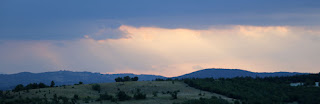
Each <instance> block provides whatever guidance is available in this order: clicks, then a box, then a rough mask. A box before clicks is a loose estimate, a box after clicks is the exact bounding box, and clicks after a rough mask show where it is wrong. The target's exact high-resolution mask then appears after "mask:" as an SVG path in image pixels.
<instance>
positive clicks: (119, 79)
mask: <svg viewBox="0 0 320 104" xmlns="http://www.w3.org/2000/svg"><path fill="white" fill-rule="evenodd" d="M114 80H115V81H116V82H127V81H138V80H139V78H138V77H132V78H131V77H129V76H125V77H117V78H115V79H114Z"/></svg>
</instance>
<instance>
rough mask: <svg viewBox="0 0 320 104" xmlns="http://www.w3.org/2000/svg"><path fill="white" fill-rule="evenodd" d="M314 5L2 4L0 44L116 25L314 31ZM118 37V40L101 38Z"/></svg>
mask: <svg viewBox="0 0 320 104" xmlns="http://www.w3.org/2000/svg"><path fill="white" fill-rule="evenodd" d="M319 5H320V2H319V1H317V0H303V1H302V0H267V1H266V0H241V1H240V0H228V1H220V0H202V1H193V0H161V1H150V0H138V1H133V0H123V1H118V0H115V1H104V0H96V1H85V0H70V1H65V0H60V1H43V0H28V1H25V0H2V1H0V14H1V16H0V23H1V24H0V35H1V37H0V39H2V40H70V39H79V38H82V37H83V36H84V35H87V34H94V33H96V32H97V31H99V30H101V29H104V28H101V27H103V26H104V27H110V26H111V27H113V28H118V26H120V25H121V24H125V25H131V26H138V27H139V26H157V27H163V28H192V29H201V28H206V27H208V26H211V25H267V26H269V25H303V26H304V25H318V24H319V21H318V18H319V17H320V16H319V10H320V9H319V8H320V7H319ZM101 21H111V22H108V23H100V22H101ZM119 24H120V25H119ZM111 33H112V32H111ZM112 34H113V33H112ZM114 34H117V33H114ZM119 37H123V36H122V35H121V34H119V35H109V37H102V38H119ZM98 38H100V37H98Z"/></svg>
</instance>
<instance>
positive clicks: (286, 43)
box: [0, 25, 320, 76]
mask: <svg viewBox="0 0 320 104" xmlns="http://www.w3.org/2000/svg"><path fill="white" fill-rule="evenodd" d="M114 31H118V32H121V33H122V34H123V35H124V36H123V37H121V38H107V39H94V38H90V37H91V36H90V35H88V36H86V37H83V38H82V39H78V40H68V41H65V40H64V41H61V40H43V41H38V40H26V41H21V40H19V41H12V40H11V41H4V42H3V43H2V44H0V48H1V50H2V51H1V54H0V57H2V58H1V59H0V61H1V63H0V64H1V65H0V66H1V69H6V70H4V72H6V73H15V72H20V71H33V72H41V71H53V70H74V71H88V70H89V71H93V72H102V73H126V72H132V73H140V74H159V75H164V76H176V75H181V74H184V73H188V72H192V71H195V70H199V68H211V67H216V68H241V69H246V70H250V71H260V72H261V71H296V72H317V71H318V67H319V62H320V57H319V55H318V53H320V31H319V29H318V28H306V27H292V26H244V25H230V26H212V27H210V28H208V29H202V30H195V29H186V28H176V29H169V28H159V27H134V26H128V25H122V26H120V27H119V28H117V29H115V30H114ZM111 32H113V31H111ZM57 44H60V45H57ZM61 44H63V45H61ZM26 69H28V70H26Z"/></svg>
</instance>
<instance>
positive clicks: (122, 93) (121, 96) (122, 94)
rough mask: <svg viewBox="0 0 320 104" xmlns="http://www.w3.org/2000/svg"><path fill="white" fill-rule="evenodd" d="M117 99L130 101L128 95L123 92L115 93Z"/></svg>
mask: <svg viewBox="0 0 320 104" xmlns="http://www.w3.org/2000/svg"><path fill="white" fill-rule="evenodd" d="M117 97H118V99H119V101H125V100H130V99H131V97H130V96H129V95H127V94H126V93H125V92H124V91H119V92H118V93H117Z"/></svg>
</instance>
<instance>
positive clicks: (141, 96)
mask: <svg viewBox="0 0 320 104" xmlns="http://www.w3.org/2000/svg"><path fill="white" fill-rule="evenodd" d="M146 96H147V95H146V94H143V93H141V92H140V89H137V92H136V93H135V94H134V95H133V98H134V99H136V100H140V99H146Z"/></svg>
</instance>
